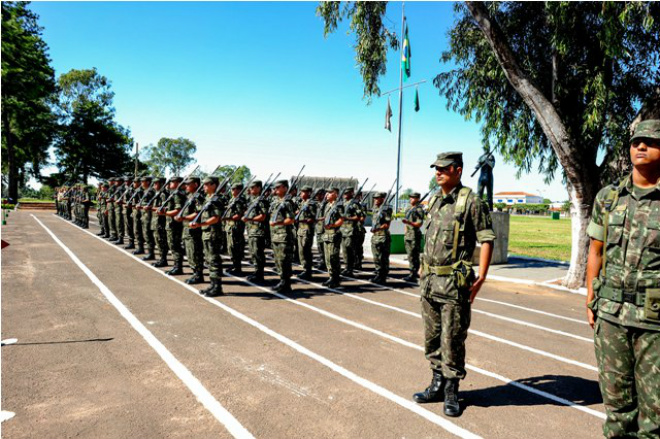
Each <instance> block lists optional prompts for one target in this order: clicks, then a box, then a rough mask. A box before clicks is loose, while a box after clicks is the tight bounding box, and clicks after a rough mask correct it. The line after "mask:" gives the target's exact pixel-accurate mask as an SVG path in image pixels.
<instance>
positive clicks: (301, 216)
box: [296, 186, 318, 280]
mask: <svg viewBox="0 0 660 439" xmlns="http://www.w3.org/2000/svg"><path fill="white" fill-rule="evenodd" d="M313 190H314V188H312V186H303V187H302V190H301V192H300V205H299V206H298V210H297V212H296V224H297V225H298V228H297V232H296V234H297V241H298V259H299V261H300V265H301V266H302V269H303V271H302V273H300V274H299V275H298V278H299V279H302V280H310V279H312V265H313V263H314V256H313V252H312V246H313V245H314V222H315V221H316V211H317V209H318V205H317V202H316V200H315V199H313V198H312V191H313Z"/></svg>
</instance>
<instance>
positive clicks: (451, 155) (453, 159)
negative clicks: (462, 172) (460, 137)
mask: <svg viewBox="0 0 660 439" xmlns="http://www.w3.org/2000/svg"><path fill="white" fill-rule="evenodd" d="M451 165H457V166H463V153H462V152H456V151H451V152H442V153H440V154H438V157H437V158H436V159H435V162H433V164H432V165H431V168H435V167H436V166H439V167H441V168H445V167H447V166H451Z"/></svg>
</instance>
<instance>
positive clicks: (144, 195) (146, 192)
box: [126, 177, 158, 206]
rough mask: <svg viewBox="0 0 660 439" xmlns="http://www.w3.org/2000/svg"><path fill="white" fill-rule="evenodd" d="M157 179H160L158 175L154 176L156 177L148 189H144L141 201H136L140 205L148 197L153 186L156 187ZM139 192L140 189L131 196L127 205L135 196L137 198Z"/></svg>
mask: <svg viewBox="0 0 660 439" xmlns="http://www.w3.org/2000/svg"><path fill="white" fill-rule="evenodd" d="M156 180H158V177H154V178H153V179H152V180H151V184H150V185H149V187H148V188H147V190H146V191H144V194H143V195H142V196H141V197H140V201H139V202H138V203H136V204H137V205H138V206H140V205H142V202H143V201H144V199H145V198H146V197H147V194H148V193H149V191H150V190H151V188H153V187H154V184H155V183H156ZM137 194H138V191H137V190H136V191H135V192H134V193H133V195H132V196H131V198H129V199H128V201H127V202H126V205H127V206H128V205H129V204H131V203H132V202H133V198H135V196H136V195H137Z"/></svg>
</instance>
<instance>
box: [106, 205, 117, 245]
mask: <svg viewBox="0 0 660 439" xmlns="http://www.w3.org/2000/svg"><path fill="white" fill-rule="evenodd" d="M108 225H109V226H110V237H111V238H114V239H117V218H115V209H114V208H113V207H112V206H110V207H109V208H108Z"/></svg>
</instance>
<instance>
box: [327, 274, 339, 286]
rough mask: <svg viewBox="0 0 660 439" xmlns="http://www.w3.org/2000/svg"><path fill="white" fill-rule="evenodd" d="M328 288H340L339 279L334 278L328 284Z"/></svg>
mask: <svg viewBox="0 0 660 439" xmlns="http://www.w3.org/2000/svg"><path fill="white" fill-rule="evenodd" d="M326 286H327V287H328V288H339V287H340V286H341V282H340V281H339V277H336V278H332V279H330V281H329V282H328V285H326Z"/></svg>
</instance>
